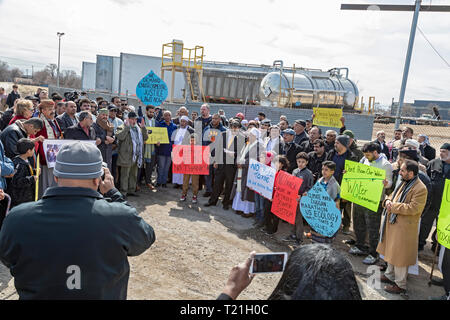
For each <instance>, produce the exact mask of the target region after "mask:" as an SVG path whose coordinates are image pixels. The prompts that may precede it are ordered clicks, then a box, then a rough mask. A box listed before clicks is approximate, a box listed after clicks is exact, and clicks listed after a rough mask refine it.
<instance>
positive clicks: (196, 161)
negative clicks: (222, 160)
mask: <svg viewBox="0 0 450 320" xmlns="http://www.w3.org/2000/svg"><path fill="white" fill-rule="evenodd" d="M210 156H211V153H210V151H209V146H197V145H191V146H186V145H173V149H172V173H182V174H194V175H209V158H210Z"/></svg>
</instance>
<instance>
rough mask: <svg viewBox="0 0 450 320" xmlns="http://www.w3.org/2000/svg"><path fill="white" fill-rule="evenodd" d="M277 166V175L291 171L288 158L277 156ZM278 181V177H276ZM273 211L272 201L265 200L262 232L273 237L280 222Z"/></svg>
mask: <svg viewBox="0 0 450 320" xmlns="http://www.w3.org/2000/svg"><path fill="white" fill-rule="evenodd" d="M275 166H276V169H277V175H278V172H280V171H281V170H282V171H285V172H287V170H288V169H289V160H288V159H287V158H286V156H277V157H276V158H275ZM275 180H276V176H275ZM276 192H277V191H276V190H275V189H274V191H273V196H272V199H273V197H274V196H275V193H276ZM271 209H272V201H271V200H268V199H264V225H265V227H264V229H263V230H262V231H263V232H264V233H266V234H268V235H271V234H274V233H275V232H277V230H278V223H279V222H280V218H278V217H277V216H276V215H274V214H273V213H272V212H271Z"/></svg>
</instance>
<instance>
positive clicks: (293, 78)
mask: <svg viewBox="0 0 450 320" xmlns="http://www.w3.org/2000/svg"><path fill="white" fill-rule="evenodd" d="M275 69H278V70H276V71H275ZM343 70H345V71H346V72H345V75H343V74H342V73H341V71H343ZM358 96H359V91H358V88H357V87H356V85H355V84H354V83H353V82H352V81H351V80H350V79H348V68H334V69H331V70H329V71H322V70H313V69H296V70H295V72H294V70H293V69H290V70H288V71H285V70H283V62H282V61H275V62H274V71H272V72H270V73H268V74H267V75H266V76H265V77H264V79H263V80H262V81H261V85H260V89H259V97H260V101H261V105H262V106H267V107H281V108H290V107H291V106H292V107H293V108H295V107H300V106H301V107H302V108H312V107H343V108H344V109H347V110H348V109H354V108H355V107H356V106H357V103H358Z"/></svg>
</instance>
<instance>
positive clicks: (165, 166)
mask: <svg viewBox="0 0 450 320" xmlns="http://www.w3.org/2000/svg"><path fill="white" fill-rule="evenodd" d="M171 163H172V158H171V157H170V156H161V155H159V156H158V178H157V179H156V183H158V184H166V183H167V177H168V175H169V169H170V164H171Z"/></svg>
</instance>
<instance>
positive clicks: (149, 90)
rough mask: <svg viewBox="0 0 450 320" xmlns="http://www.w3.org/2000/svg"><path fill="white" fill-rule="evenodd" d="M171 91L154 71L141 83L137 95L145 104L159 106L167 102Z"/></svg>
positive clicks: (137, 88)
mask: <svg viewBox="0 0 450 320" xmlns="http://www.w3.org/2000/svg"><path fill="white" fill-rule="evenodd" d="M168 93H169V90H168V89H167V85H166V83H165V82H164V81H163V80H162V79H161V78H160V77H158V76H157V75H156V74H155V73H154V72H153V70H151V71H150V73H149V74H147V75H146V76H145V77H143V78H142V79H141V81H139V83H138V85H137V87H136V95H137V97H138V98H139V99H141V101H142V103H144V104H151V105H153V106H159V105H160V104H161V103H163V102H164V100H166V98H167V95H168Z"/></svg>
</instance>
